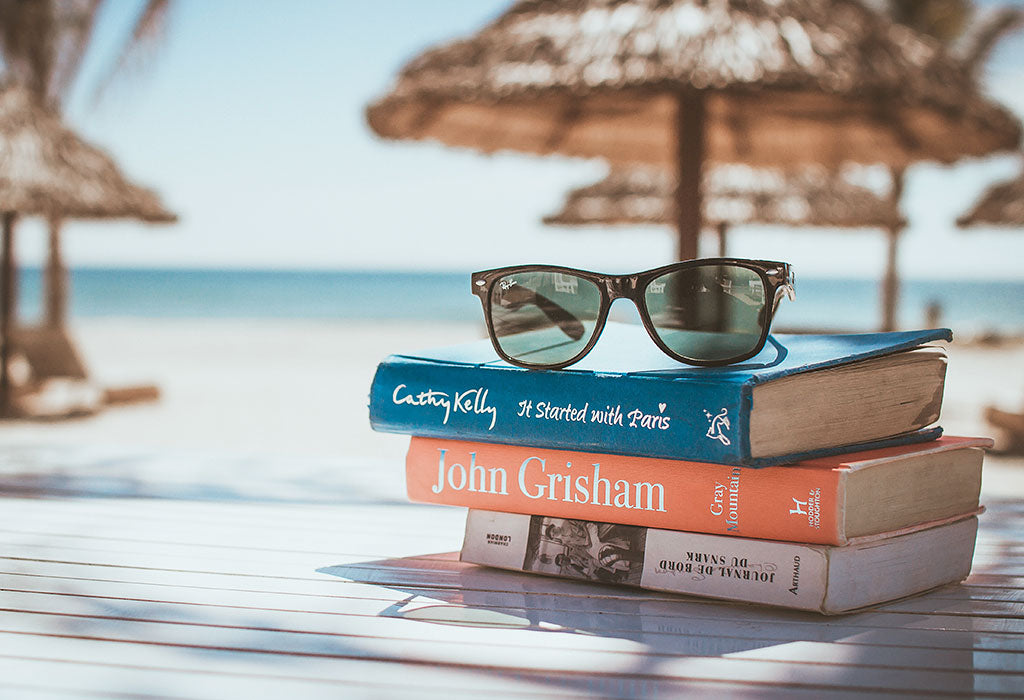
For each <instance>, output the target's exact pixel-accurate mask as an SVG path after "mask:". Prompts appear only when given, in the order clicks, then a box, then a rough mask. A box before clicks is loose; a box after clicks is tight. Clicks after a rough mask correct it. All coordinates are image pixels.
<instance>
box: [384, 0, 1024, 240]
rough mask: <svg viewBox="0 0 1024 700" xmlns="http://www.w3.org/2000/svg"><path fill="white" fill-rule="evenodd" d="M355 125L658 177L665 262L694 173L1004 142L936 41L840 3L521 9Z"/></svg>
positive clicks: (582, 1)
mask: <svg viewBox="0 0 1024 700" xmlns="http://www.w3.org/2000/svg"><path fill="white" fill-rule="evenodd" d="M367 120H368V122H369V124H370V126H371V127H372V128H373V130H374V131H375V132H376V133H378V134H379V135H381V136H383V137H386V138H394V139H436V140H439V141H441V142H443V143H446V144H449V145H453V146H466V147H470V148H474V149H477V150H480V151H484V152H494V151H500V150H503V149H511V150H516V151H522V152H529V153H536V154H553V153H560V154H565V155H570V156H581V157H601V158H605V159H607V160H609V161H611V162H612V163H613V164H636V163H645V164H649V165H655V166H658V167H661V168H664V169H666V170H669V171H670V172H674V173H675V174H676V181H677V189H676V192H675V197H674V200H675V201H674V211H673V221H674V224H675V226H676V228H677V230H678V235H679V250H678V254H679V257H680V258H683V259H685V258H692V257H695V255H696V252H697V237H698V234H699V232H700V229H701V211H702V206H701V197H702V194H701V187H700V183H701V180H702V173H703V170H704V165H705V163H706V162H711V163H730V162H732V163H747V164H750V165H755V166H771V167H793V166H798V165H803V164H809V163H820V164H823V165H825V166H827V167H831V168H835V167H838V166H839V165H840V164H841V163H843V162H845V161H848V160H855V161H857V162H861V163H876V162H877V163H883V164H887V165H889V166H891V167H893V168H895V169H896V170H897V171H901V169H902V168H904V167H905V166H907V165H908V164H910V163H913V162H916V161H919V160H936V161H939V162H944V163H949V162H953V161H955V160H957V159H959V158H961V157H964V156H975V155H984V154H988V153H991V152H993V151H997V150H1001V149H1014V148H1016V147H1017V145H1018V142H1019V140H1020V124H1019V122H1018V121H1017V119H1016V118H1014V117H1012V116H1011V115H1010V114H1009V113H1007V112H1006V111H1005V110H1003V109H1001V108H999V107H997V106H995V105H993V104H991V103H988V102H985V101H984V100H982V99H981V98H980V97H978V96H977V94H976V91H975V88H974V86H973V84H972V81H971V80H970V78H969V76H968V75H967V74H966V73H965V72H964V71H963V70H961V68H960V67H959V66H958V64H957V63H955V62H954V61H952V60H950V59H949V58H948V57H947V56H946V55H945V54H944V53H943V51H942V50H941V49H940V48H939V47H938V45H937V44H935V43H934V42H932V41H930V40H928V39H925V38H923V37H921V36H920V35H918V34H916V33H914V32H913V31H912V30H910V29H908V28H906V27H903V26H899V25H895V24H893V23H891V22H890V21H888V20H887V19H885V18H883V17H882V16H881V15H879V14H877V13H875V12H873V11H871V10H868V9H867V8H866V7H864V6H863V5H861V4H860V3H858V2H855V1H854V0H674V1H671V0H563V1H560V2H559V1H556V0H521V1H520V2H517V3H516V4H515V5H514V6H512V8H510V9H509V10H508V11H507V12H505V13H504V14H503V15H501V16H500V17H499V18H498V19H496V20H495V21H494V22H492V23H491V24H489V25H488V26H486V27H485V28H484V29H483V30H481V31H480V32H479V33H477V34H475V35H474V36H472V37H470V38H468V39H465V40H461V41H454V42H451V43H449V44H446V45H443V46H441V47H438V48H435V49H431V50H428V51H426V52H425V53H423V54H422V55H420V56H418V57H417V58H415V59H414V60H412V61H411V62H410V63H408V64H407V65H406V66H405V67H404V68H403V69H402V71H401V73H400V75H399V77H398V80H397V82H396V84H395V85H394V87H393V88H392V90H391V92H390V93H389V94H387V95H386V96H384V97H383V98H381V99H380V100H378V101H376V102H375V103H373V104H372V105H370V106H369V108H368V109H367Z"/></svg>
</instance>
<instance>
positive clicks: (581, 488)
mask: <svg viewBox="0 0 1024 700" xmlns="http://www.w3.org/2000/svg"><path fill="white" fill-rule="evenodd" d="M844 484H845V480H844V478H843V472H842V471H840V470H834V469H830V468H822V467H801V466H787V467H767V468H764V469H746V468H743V467H727V466H723V465H718V464H706V463H702V462H688V461H680V460H667V459H655V458H649V457H626V456H620V455H610V454H594V453H585V452H577V451H567V450H556V449H552V448H535V447H524V446H521V445H500V444H495V443H475V442H464V441H459V440H446V439H437V438H424V437H414V438H412V439H411V440H410V441H409V452H408V455H407V457H406V488H407V490H408V495H409V498H410V499H412V500H414V501H420V502H426V503H441V504H446V505H453V506H464V507H468V508H481V509H485V510H491V511H503V512H511V513H528V514H539V515H550V516H557V517H562V518H578V519H582V520H599V521H602V522H611V523H620V524H626V525H640V526H644V527H654V528H663V529H668V530H691V531H695V532H706V533H715V534H719V535H726V536H732V537H752V538H762V539H774V540H788V541H794V542H814V543H821V544H842V543H844V536H843V532H844V528H843V524H842V522H840V518H841V517H842V515H841V510H842V509H841V508H840V504H842V503H843V502H844V501H845V497H844V495H843V493H842V489H843V487H844Z"/></svg>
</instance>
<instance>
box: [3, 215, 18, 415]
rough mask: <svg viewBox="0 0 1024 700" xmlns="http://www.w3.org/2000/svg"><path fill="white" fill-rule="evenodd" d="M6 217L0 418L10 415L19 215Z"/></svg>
mask: <svg viewBox="0 0 1024 700" xmlns="http://www.w3.org/2000/svg"><path fill="white" fill-rule="evenodd" d="M0 216H2V218H3V241H2V242H0V415H4V416H6V415H10V413H11V398H12V397H11V375H10V371H9V370H10V364H11V333H12V332H13V330H14V314H15V308H16V303H17V290H18V280H17V274H18V273H17V270H16V269H15V265H14V222H15V217H16V216H17V215H16V214H15V213H14V212H11V211H7V212H4V213H3V214H2V215H0Z"/></svg>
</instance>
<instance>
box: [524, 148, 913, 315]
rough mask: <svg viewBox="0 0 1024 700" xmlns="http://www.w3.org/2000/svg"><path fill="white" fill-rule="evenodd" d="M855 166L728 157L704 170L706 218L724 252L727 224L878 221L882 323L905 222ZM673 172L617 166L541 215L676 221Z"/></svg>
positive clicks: (564, 219) (580, 220)
mask: <svg viewBox="0 0 1024 700" xmlns="http://www.w3.org/2000/svg"><path fill="white" fill-rule="evenodd" d="M857 174H858V172H857V169H856V168H845V169H843V170H842V171H841V172H839V173H830V172H829V171H828V170H826V169H825V168H823V167H821V166H809V167H804V168H801V169H799V170H798V171H795V172H791V173H786V172H784V171H782V170H778V169H768V168H751V167H750V166H746V165H724V166H718V167H716V168H712V169H711V170H710V171H709V172H708V173H707V175H706V176H705V178H704V191H705V193H706V195H705V197H704V200H703V203H704V217H703V218H704V221H705V223H706V224H707V225H709V226H713V227H715V228H716V229H717V231H718V245H719V255H721V256H725V254H726V235H727V231H728V229H729V227H731V226H741V225H746V224H764V225H782V226H799V227H820V228H881V229H883V230H885V231H886V232H887V233H888V235H889V241H890V248H889V254H888V256H887V260H886V272H885V275H884V277H883V283H882V324H881V325H882V327H883V328H889V329H891V328H893V327H894V326H895V316H896V291H897V289H898V285H899V280H898V276H897V274H896V250H895V245H894V242H895V241H896V239H897V237H898V234H899V232H900V231H902V230H903V228H905V227H906V224H907V222H906V219H905V218H904V217H903V215H902V214H901V213H900V208H899V201H898V199H897V198H896V197H894V196H893V194H892V192H889V193H884V194H883V193H879V192H876V191H875V190H873V189H871V188H869V187H865V186H863V185H860V184H857V182H856V175H857ZM674 191H675V178H674V177H673V176H672V174H671V173H669V172H668V171H666V170H662V169H658V168H651V167H634V168H624V167H620V168H615V169H613V170H612V171H611V172H610V173H609V174H608V176H607V177H605V178H604V179H602V180H599V181H598V182H596V183H594V184H592V185H587V186H585V187H580V188H577V189H574V190H572V191H570V192H569V194H568V195H566V198H565V202H564V203H563V205H562V208H561V209H560V210H559V211H558V212H557V213H555V214H552V215H549V216H546V217H544V223H545V224H549V225H556V226H594V225H605V226H607V225H614V226H623V225H626V226H628V225H632V226H636V225H645V224H652V225H669V226H670V225H671V224H672V222H673V202H674V199H673V193H674Z"/></svg>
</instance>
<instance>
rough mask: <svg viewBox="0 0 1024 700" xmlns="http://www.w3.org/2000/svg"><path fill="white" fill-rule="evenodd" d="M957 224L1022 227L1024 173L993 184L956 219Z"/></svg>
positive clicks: (962, 225)
mask: <svg viewBox="0 0 1024 700" xmlns="http://www.w3.org/2000/svg"><path fill="white" fill-rule="evenodd" d="M956 224H957V226H960V227H961V228H966V227H968V226H1012V227H1016V228H1020V227H1024V174H1022V175H1019V176H1017V177H1016V178H1014V179H1013V180H1010V181H1008V182H1003V183H1000V184H997V185H993V186H992V187H990V188H989V189H988V190H986V191H985V193H984V194H982V196H981V197H980V198H979V199H978V201H977V203H976V204H975V205H974V206H973V207H972V208H971V210H970V211H969V212H968V213H967V214H964V215H963V216H961V217H960V218H959V219H957V220H956Z"/></svg>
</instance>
